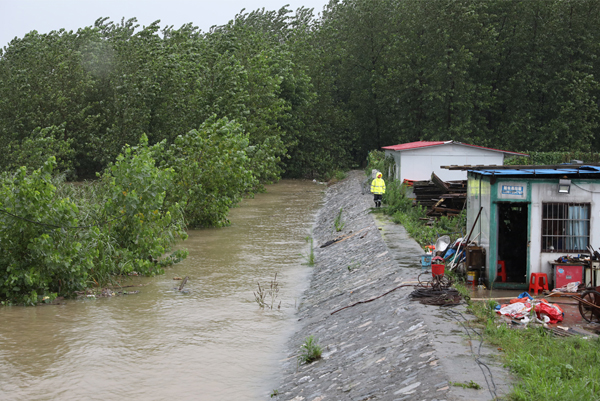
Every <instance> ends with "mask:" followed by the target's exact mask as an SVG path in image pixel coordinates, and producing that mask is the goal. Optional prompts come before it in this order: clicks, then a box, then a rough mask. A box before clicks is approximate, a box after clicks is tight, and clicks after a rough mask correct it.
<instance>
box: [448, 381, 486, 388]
mask: <svg viewBox="0 0 600 401" xmlns="http://www.w3.org/2000/svg"><path fill="white" fill-rule="evenodd" d="M450 385H452V386H454V387H462V388H472V389H474V390H481V386H480V385H479V384H477V383H475V382H474V381H473V380H471V381H470V382H468V383H459V382H450Z"/></svg>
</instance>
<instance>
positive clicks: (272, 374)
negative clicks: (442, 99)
mask: <svg viewBox="0 0 600 401" xmlns="http://www.w3.org/2000/svg"><path fill="white" fill-rule="evenodd" d="M323 191H324V187H323V186H322V185H318V184H315V183H313V182H309V181H295V180H283V181H281V182H279V183H278V184H275V185H271V186H268V191H267V193H263V194H257V195H256V197H255V198H254V199H247V200H244V201H243V202H242V203H241V205H240V206H239V207H237V208H234V209H232V210H231V213H230V220H231V222H232V224H231V226H230V227H225V228H219V229H206V230H193V231H190V232H189V234H190V237H189V239H188V240H187V241H185V242H184V243H183V244H182V246H184V247H185V248H187V249H188V250H189V252H190V255H189V257H188V258H187V259H186V260H185V261H183V262H182V263H180V264H178V265H175V266H173V267H170V268H168V269H166V272H165V274H164V275H162V276H159V277H154V278H139V279H135V280H134V281H132V282H131V283H130V284H144V286H143V287H140V288H129V290H135V289H139V290H140V293H139V294H136V295H128V296H119V297H112V298H98V299H93V298H89V299H83V300H70V301H65V302H63V303H61V304H60V305H48V306H40V307H2V308H0V321H1V324H0V400H88V399H89V400H112V399H128V400H167V399H174V400H208V401H212V400H236V401H243V400H252V401H254V400H261V399H263V400H264V399H269V394H270V393H271V391H272V390H273V389H272V388H270V387H271V386H272V385H274V383H278V380H277V379H278V370H279V367H280V365H281V360H282V359H283V358H285V354H284V346H285V342H286V339H287V338H288V336H289V335H290V334H291V333H292V331H293V330H294V328H295V326H294V324H295V323H294V322H295V319H294V316H293V315H294V311H295V309H296V306H297V304H298V302H299V297H300V296H301V293H302V291H303V290H304V289H305V288H306V286H307V285H308V278H309V274H310V271H311V268H310V267H308V266H306V265H305V264H304V263H305V259H304V257H303V256H302V254H306V253H307V252H308V246H307V243H306V241H305V237H306V236H307V235H308V234H309V233H310V229H311V227H312V224H313V219H314V215H315V213H316V211H317V209H318V207H319V204H320V201H321V199H322V194H323ZM275 273H277V282H278V284H279V287H280V291H279V293H278V295H277V298H276V300H275V304H276V305H279V303H280V302H281V307H280V309H278V308H277V306H276V307H275V308H274V309H273V310H270V309H268V308H266V309H261V308H260V307H259V306H258V304H257V303H256V302H255V300H254V294H253V292H254V291H256V290H257V284H256V283H257V281H258V282H260V283H261V285H263V286H268V283H269V282H270V281H271V280H273V278H274V276H275ZM176 276H178V277H185V276H189V280H188V282H187V284H186V286H185V288H186V289H188V290H189V292H188V293H181V292H179V291H177V290H176V289H174V287H177V286H179V284H180V283H181V281H175V280H173V277H176ZM269 300H270V299H269Z"/></svg>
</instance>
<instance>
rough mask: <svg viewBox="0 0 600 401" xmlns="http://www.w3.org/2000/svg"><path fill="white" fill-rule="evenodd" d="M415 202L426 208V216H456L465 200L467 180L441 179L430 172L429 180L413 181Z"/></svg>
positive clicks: (463, 205) (462, 207)
mask: <svg viewBox="0 0 600 401" xmlns="http://www.w3.org/2000/svg"><path fill="white" fill-rule="evenodd" d="M413 192H414V194H415V196H416V202H417V203H419V204H420V205H421V206H424V207H426V208H427V216H430V217H440V216H457V215H458V214H460V212H461V211H462V210H463V209H464V207H465V202H466V200H467V181H466V180H465V181H442V180H441V179H440V178H439V177H438V176H437V175H435V174H433V173H432V174H431V181H415V182H414V183H413Z"/></svg>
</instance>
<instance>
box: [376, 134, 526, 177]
mask: <svg viewBox="0 0 600 401" xmlns="http://www.w3.org/2000/svg"><path fill="white" fill-rule="evenodd" d="M382 149H383V150H384V151H385V155H386V157H387V156H393V157H394V160H395V162H396V163H395V165H396V170H395V171H394V178H395V179H398V180H401V181H404V180H405V179H407V180H412V181H423V180H429V179H430V178H431V173H435V174H436V175H437V176H438V177H439V178H440V179H442V180H443V181H457V180H466V179H467V173H466V172H465V171H461V170H444V169H442V168H441V167H440V166H444V165H456V166H463V165H471V166H477V165H486V166H490V165H499V166H501V165H503V164H504V158H505V157H507V156H527V155H526V154H524V153H517V152H508V151H505V150H498V149H491V148H484V147H482V146H475V145H469V144H466V143H460V142H456V141H418V142H410V143H403V144H400V145H393V146H384V147H382ZM390 175H391V174H390Z"/></svg>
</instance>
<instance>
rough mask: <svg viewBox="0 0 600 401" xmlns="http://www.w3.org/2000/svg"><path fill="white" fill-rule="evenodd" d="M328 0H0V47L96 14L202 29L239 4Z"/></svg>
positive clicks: (322, 0) (229, 15) (318, 4)
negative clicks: (157, 21) (30, 33)
mask: <svg viewBox="0 0 600 401" xmlns="http://www.w3.org/2000/svg"><path fill="white" fill-rule="evenodd" d="M328 2H329V1H328V0H287V1H286V0H196V1H193V0H0V47H4V46H6V45H7V44H8V42H10V41H11V40H13V39H14V38H15V37H19V38H22V37H23V36H25V34H26V33H28V32H30V31H32V30H36V31H38V32H39V33H48V32H50V31H53V30H59V29H61V28H65V29H66V30H68V31H70V30H72V31H77V29H78V28H82V27H85V26H91V25H94V21H96V20H97V19H98V18H100V17H109V18H110V19H111V20H112V21H115V22H119V21H121V18H122V17H125V19H129V18H132V17H135V18H137V20H138V23H139V24H140V25H141V26H144V25H149V24H151V23H152V22H154V21H156V20H160V21H161V22H160V26H161V27H164V26H166V25H174V27H175V28H179V27H180V26H181V25H183V24H185V23H188V22H192V23H193V24H194V25H196V26H197V27H199V28H200V29H201V30H202V31H208V30H209V29H210V27H211V26H213V25H223V24H226V23H227V22H228V21H229V20H231V19H233V17H234V16H235V14H237V13H238V12H239V11H240V10H241V9H242V8H245V9H246V11H252V10H256V9H259V8H263V7H264V8H265V9H266V10H279V9H280V8H281V7H283V6H285V5H286V4H289V5H290V8H291V9H292V10H295V9H297V8H299V7H301V6H304V7H307V8H314V10H315V14H318V13H320V12H321V11H322V10H323V7H324V6H325V4H327V3H328Z"/></svg>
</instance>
